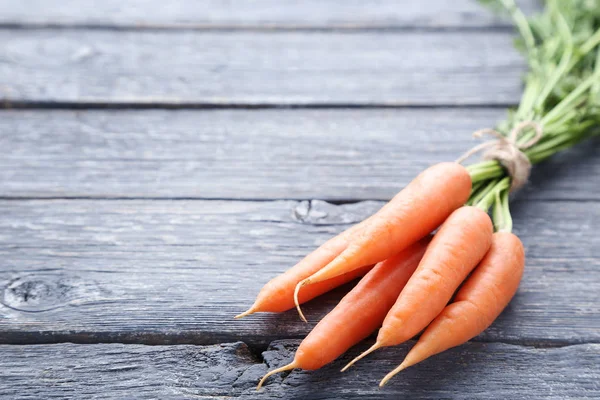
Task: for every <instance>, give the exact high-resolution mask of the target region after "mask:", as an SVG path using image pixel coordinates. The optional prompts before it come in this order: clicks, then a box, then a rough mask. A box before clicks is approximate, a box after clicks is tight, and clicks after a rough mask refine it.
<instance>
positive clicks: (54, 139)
mask: <svg viewBox="0 0 600 400" xmlns="http://www.w3.org/2000/svg"><path fill="white" fill-rule="evenodd" d="M504 116H505V111H504V110H500V109H464V110H463V109H400V110H360V109H353V110H252V111H249V110H220V111H181V110H179V111H173V110H171V111H168V110H149V111H119V112H115V111H2V112H0V149H7V151H4V152H3V155H2V157H1V158H0V196H5V197H6V196H11V197H19V196H29V197H65V196H66V197H90V196H91V197H167V198H173V197H179V198H181V197H186V198H205V199H206V198H236V199H286V198H287V199H290V198H292V199H315V198H316V199H325V200H348V199H358V200H364V199H389V198H391V197H392V196H393V195H394V194H395V193H396V192H397V191H398V190H399V189H400V188H401V187H403V186H404V185H405V184H406V183H408V182H409V181H410V180H411V179H412V178H413V177H414V176H416V175H417V174H418V173H419V172H420V171H421V170H422V169H424V168H425V167H427V166H428V165H430V164H431V163H433V162H436V161H449V160H454V159H456V158H458V156H459V155H460V154H462V153H463V152H464V151H466V150H467V149H468V148H470V147H472V146H473V145H475V144H477V143H478V141H476V140H474V139H472V138H471V135H470V132H473V131H475V130H477V129H480V128H483V127H489V126H493V125H495V124H496V123H497V121H500V120H501V119H502V118H503V117H504ZM599 150H600V141H599V140H596V141H593V142H590V143H589V144H584V145H581V146H578V147H577V148H576V149H573V150H572V151H569V152H566V153H565V154H562V155H560V156H557V157H556V158H554V159H553V160H551V161H548V162H546V163H545V164H543V165H540V166H538V167H536V168H534V170H533V176H532V179H531V184H530V185H529V186H527V187H526V188H524V189H523V190H522V192H520V193H519V195H518V196H519V197H520V198H527V199H531V198H538V199H549V198H550V199H600V180H599V179H600V178H599V177H600V162H598V158H597V157H596V154H598V152H599Z"/></svg>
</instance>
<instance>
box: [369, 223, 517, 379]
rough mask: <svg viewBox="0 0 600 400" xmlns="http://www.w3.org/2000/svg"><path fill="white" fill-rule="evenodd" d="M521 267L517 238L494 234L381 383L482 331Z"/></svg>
mask: <svg viewBox="0 0 600 400" xmlns="http://www.w3.org/2000/svg"><path fill="white" fill-rule="evenodd" d="M524 267H525V252H524V250H523V244H522V243H521V241H520V240H519V238H518V237H517V236H516V235H514V234H512V233H509V232H498V233H495V234H494V237H493V239H492V247H491V248H490V250H489V251H488V253H487V254H486V256H485V258H484V259H483V260H482V261H481V263H480V264H479V266H478V267H477V268H476V269H475V272H473V274H472V275H471V276H470V277H469V279H467V281H466V282H465V284H464V285H463V287H462V288H461V289H460V290H459V291H458V293H457V294H456V297H455V299H454V302H453V303H452V304H450V305H449V306H447V307H446V308H444V310H443V311H442V312H441V313H440V315H438V316H437V317H436V318H435V320H434V321H433V322H432V323H431V325H429V327H428V328H427V329H426V330H425V332H423V334H422V335H421V338H420V339H419V341H418V342H417V344H416V345H415V346H414V347H413V348H412V349H411V351H410V352H409V353H408V355H407V356H406V358H405V359H404V361H403V362H402V364H400V366H398V368H396V369H395V370H393V371H392V372H390V373H389V374H387V375H386V377H385V378H384V379H383V380H382V381H381V384H380V386H383V385H385V384H386V383H387V381H389V380H390V378H392V377H393V376H394V375H396V374H397V373H398V372H400V371H402V370H403V369H405V368H407V367H410V366H411V365H414V364H416V363H418V362H421V361H423V360H425V359H426V358H428V357H430V356H432V355H434V354H437V353H440V352H442V351H444V350H447V349H449V348H451V347H455V346H458V345H460V344H463V343H465V342H466V341H468V340H469V339H471V338H473V337H475V336H477V335H479V334H480V333H481V332H483V331H484V330H485V329H486V328H487V327H488V326H490V325H491V324H492V322H494V320H495V319H496V318H497V317H498V316H499V315H500V313H501V312H502V310H503V309H504V308H505V307H506V306H507V305H508V303H509V302H510V300H511V299H512V297H513V296H514V294H515V293H516V291H517V287H518V286H519V282H520V281H521V276H522V275H523V268H524Z"/></svg>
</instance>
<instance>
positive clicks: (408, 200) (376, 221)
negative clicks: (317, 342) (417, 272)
mask: <svg viewBox="0 0 600 400" xmlns="http://www.w3.org/2000/svg"><path fill="white" fill-rule="evenodd" d="M470 193H471V176H470V175H469V172H468V171H467V170H466V168H464V167H463V166H462V165H460V164H457V163H440V164H436V165H434V166H432V167H430V168H427V169H426V170H425V171H423V172H422V173H421V174H419V175H418V176H417V177H416V178H415V179H414V180H413V181H412V182H411V183H410V184H409V185H408V186H406V187H405V188H404V189H403V190H402V191H401V192H400V193H398V194H397V195H396V196H395V197H394V198H393V199H392V200H390V202H389V203H388V204H386V205H385V206H384V207H383V208H382V209H381V210H379V211H378V212H377V213H376V214H375V215H373V216H372V217H371V218H370V220H369V221H368V222H367V223H366V224H365V226H364V227H362V229H360V230H359V231H357V232H356V235H355V236H354V237H353V238H352V240H351V241H350V242H349V244H348V246H347V247H346V248H345V249H344V250H343V251H342V252H341V253H340V254H339V255H337V256H336V257H335V258H334V259H333V260H332V261H331V262H330V263H329V264H327V265H326V266H325V267H323V268H320V269H319V270H318V271H317V272H315V273H314V274H313V275H311V276H309V277H307V278H305V279H303V280H302V281H301V282H299V283H298V284H297V285H296V289H295V291H294V298H295V299H294V300H295V303H296V307H297V309H298V313H299V314H300V317H301V318H302V319H303V320H304V321H306V318H305V317H304V315H303V313H302V310H301V309H300V301H299V298H298V297H299V293H300V289H301V288H302V287H304V286H306V285H309V284H314V283H317V282H321V281H324V280H327V279H331V278H334V277H336V276H339V275H342V274H345V273H348V272H350V271H352V270H354V269H357V268H360V267H363V266H365V265H370V264H375V263H377V262H380V261H383V260H385V259H387V258H389V257H391V256H393V255H394V254H396V253H398V251H401V250H402V249H404V248H406V247H408V246H410V245H411V244H413V243H415V242H416V241H418V240H419V239H421V238H423V237H425V236H426V235H428V234H429V233H431V232H432V231H433V230H434V229H436V228H437V227H438V226H439V225H440V224H441V223H442V222H444V220H445V219H446V218H447V217H448V216H449V215H450V214H451V213H452V212H453V211H454V210H456V209H457V208H459V207H460V206H462V205H463V204H464V203H465V202H466V201H467V199H468V198H469V195H470Z"/></svg>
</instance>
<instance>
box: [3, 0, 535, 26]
mask: <svg viewBox="0 0 600 400" xmlns="http://www.w3.org/2000/svg"><path fill="white" fill-rule="evenodd" d="M519 3H520V4H521V6H522V7H523V8H524V9H525V10H532V9H534V8H536V2H535V0H525V1H523V0H522V1H520V2H519ZM0 24H22V25H25V26H28V25H34V26H35V25H53V26H54V25H59V26H106V27H111V26H112V27H132V26H134V27H185V28H215V27H218V28H222V27H226V28H236V27H244V28H247V27H251V28H267V29H268V28H273V27H292V28H323V27H326V28H336V29H345V28H365V27H366V28H397V27H399V28H405V27H433V28H456V27H458V28H464V27H471V28H472V27H477V28H480V27H484V28H485V27H498V26H502V27H505V26H507V22H506V21H503V20H500V19H498V18H497V17H495V16H494V15H493V14H492V13H490V12H489V11H488V10H486V9H485V8H484V7H483V6H481V5H480V4H478V3H477V2H476V1H474V0H430V1H427V2H415V1H411V0H400V1H392V0H367V1H361V0H351V1H340V0H336V1H331V0H329V1H318V0H307V1H299V0H285V1H278V0H261V1H254V2H231V1H220V0H202V1H194V0H173V1H169V2H163V1H147V0H133V1H131V0H130V1H127V2H122V1H118V0H105V1H102V2H94V1H92V0H83V1H81V0H66V1H61V2H59V3H57V4H52V5H51V4H50V3H48V2H47V1H43V0H21V1H11V0H0Z"/></svg>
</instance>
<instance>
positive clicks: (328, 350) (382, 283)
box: [257, 238, 429, 389]
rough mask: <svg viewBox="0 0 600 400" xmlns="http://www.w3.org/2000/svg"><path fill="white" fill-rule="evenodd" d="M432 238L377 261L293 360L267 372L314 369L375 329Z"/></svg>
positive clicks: (270, 373) (304, 343)
mask: <svg viewBox="0 0 600 400" xmlns="http://www.w3.org/2000/svg"><path fill="white" fill-rule="evenodd" d="M428 243H429V238H425V239H422V240H421V241H419V242H417V243H415V244H413V245H412V246H410V247H409V248H407V249H405V250H404V251H402V252H401V253H399V254H398V255H396V256H394V257H392V258H389V259H387V260H386V261H383V262H381V263H379V264H377V265H376V266H375V267H374V268H373V269H372V270H371V271H370V272H368V273H367V274H366V275H365V276H364V278H362V279H361V280H360V282H359V283H358V284H357V285H356V287H354V289H352V290H351V291H350V292H349V293H348V294H347V295H346V296H345V297H344V298H343V299H342V300H341V301H340V302H339V304H338V305H337V306H336V307H335V308H334V309H333V310H332V311H331V312H330V313H329V314H327V315H326V316H325V317H324V318H323V319H322V320H321V321H320V322H319V323H318V324H317V325H316V326H315V327H314V329H313V330H312V331H311V332H310V334H309V335H308V336H307V337H306V338H305V339H304V340H303V341H302V343H301V344H300V346H299V347H298V350H297V351H296V354H295V356H294V361H292V362H291V363H290V364H288V365H286V366H283V367H281V368H277V369H275V370H273V371H271V372H269V373H268V374H266V375H265V376H264V377H263V378H262V379H261V381H260V382H259V384H258V387H257V389H260V387H261V386H262V385H263V383H264V382H265V380H266V379H267V378H268V377H269V376H271V375H273V374H276V373H279V372H283V371H287V370H291V369H294V368H302V369H307V370H314V369H318V368H321V367H322V366H324V365H325V364H328V363H330V362H331V361H333V360H335V359H336V358H337V357H339V356H340V355H341V354H343V353H344V352H345V351H346V350H348V349H349V348H350V347H352V346H353V345H355V344H356V343H358V342H360V341H361V340H362V339H364V338H366V337H367V336H369V335H370V334H371V333H372V332H374V331H375V330H376V329H377V328H378V327H379V326H380V325H381V322H382V321H383V319H384V318H385V315H386V313H387V312H388V311H389V309H390V308H391V307H392V305H393V304H394V301H396V299H397V298H398V294H399V293H400V291H401V290H402V288H403V287H404V285H405V284H406V282H407V281H408V279H409V278H410V276H411V275H412V273H413V272H414V270H415V268H417V265H418V264H419V261H420V260H421V258H422V257H423V254H424V253H425V249H426V247H427V244H428Z"/></svg>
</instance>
